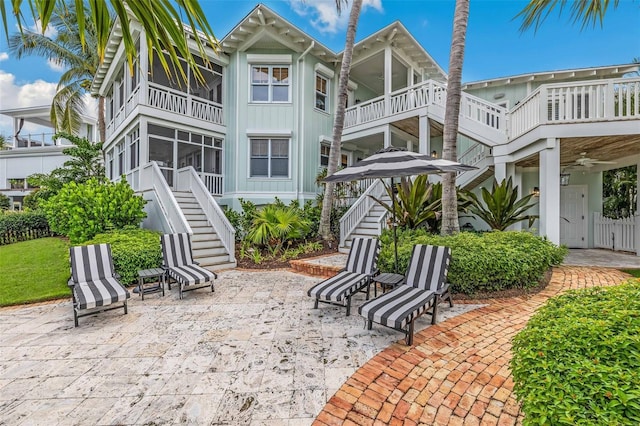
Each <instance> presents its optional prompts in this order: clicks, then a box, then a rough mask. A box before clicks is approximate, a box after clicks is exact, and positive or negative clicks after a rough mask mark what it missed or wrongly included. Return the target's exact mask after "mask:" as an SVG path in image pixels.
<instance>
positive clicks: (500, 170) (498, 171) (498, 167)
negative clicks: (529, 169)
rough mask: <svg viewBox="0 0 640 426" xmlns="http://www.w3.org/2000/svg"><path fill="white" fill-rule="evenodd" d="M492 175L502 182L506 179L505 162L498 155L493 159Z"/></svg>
mask: <svg viewBox="0 0 640 426" xmlns="http://www.w3.org/2000/svg"><path fill="white" fill-rule="evenodd" d="M493 167H494V172H493V174H494V176H495V178H496V180H497V181H498V182H502V180H504V179H506V178H507V177H508V176H507V163H505V162H504V160H503V159H501V158H500V157H496V158H495V159H494V165H493Z"/></svg>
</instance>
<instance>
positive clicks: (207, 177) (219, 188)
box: [198, 173, 224, 196]
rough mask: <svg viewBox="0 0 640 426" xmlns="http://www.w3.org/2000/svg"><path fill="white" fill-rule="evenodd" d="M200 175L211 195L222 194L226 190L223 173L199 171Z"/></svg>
mask: <svg viewBox="0 0 640 426" xmlns="http://www.w3.org/2000/svg"><path fill="white" fill-rule="evenodd" d="M198 175H199V176H200V179H202V182H203V183H204V186H205V187H206V188H207V190H208V191H209V193H210V194H211V195H218V196H220V195H222V193H223V192H224V188H223V182H224V181H223V177H222V175H219V174H216V173H198Z"/></svg>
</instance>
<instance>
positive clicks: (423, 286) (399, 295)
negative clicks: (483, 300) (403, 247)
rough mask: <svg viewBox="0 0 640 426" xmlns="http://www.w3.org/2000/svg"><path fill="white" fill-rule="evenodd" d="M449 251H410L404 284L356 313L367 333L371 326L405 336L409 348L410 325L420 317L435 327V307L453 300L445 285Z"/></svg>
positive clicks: (421, 248)
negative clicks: (374, 325)
mask: <svg viewBox="0 0 640 426" xmlns="http://www.w3.org/2000/svg"><path fill="white" fill-rule="evenodd" d="M450 258H451V249H449V247H438V246H428V245H421V244H418V245H416V246H415V247H414V248H413V252H412V253H411V259H410V260H409V267H408V268H407V273H406V275H405V280H404V282H402V283H401V284H400V285H398V286H397V287H396V288H394V289H393V290H391V291H390V292H387V293H384V294H383V295H381V296H380V297H377V298H375V299H373V300H371V301H369V302H367V303H365V304H364V305H362V306H361V307H360V309H359V312H360V314H361V315H362V316H363V317H364V318H365V320H366V325H367V328H368V329H369V330H371V326H372V323H374V322H375V323H378V324H381V325H384V326H385V327H390V328H393V329H394V330H398V331H402V332H403V333H405V342H406V343H407V345H412V344H413V323H414V321H415V320H416V318H418V317H419V316H421V315H422V314H424V313H428V314H430V315H431V324H435V323H436V321H437V315H438V303H440V302H441V301H443V300H448V301H449V305H450V306H451V307H453V300H452V299H451V293H450V292H449V284H447V282H446V280H447V272H448V270H449V260H450Z"/></svg>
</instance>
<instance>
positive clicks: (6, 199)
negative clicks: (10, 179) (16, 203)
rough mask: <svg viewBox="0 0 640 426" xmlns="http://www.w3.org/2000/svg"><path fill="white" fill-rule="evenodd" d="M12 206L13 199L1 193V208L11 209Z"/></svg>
mask: <svg viewBox="0 0 640 426" xmlns="http://www.w3.org/2000/svg"><path fill="white" fill-rule="evenodd" d="M10 207H11V200H10V199H9V197H7V196H6V195H4V194H0V210H9V208H10Z"/></svg>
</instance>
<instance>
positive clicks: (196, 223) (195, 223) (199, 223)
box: [188, 220, 213, 229]
mask: <svg viewBox="0 0 640 426" xmlns="http://www.w3.org/2000/svg"><path fill="white" fill-rule="evenodd" d="M188 222H189V226H190V227H191V228H203V227H208V226H209V221H207V220H189V221H188ZM212 229H213V228H212Z"/></svg>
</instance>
